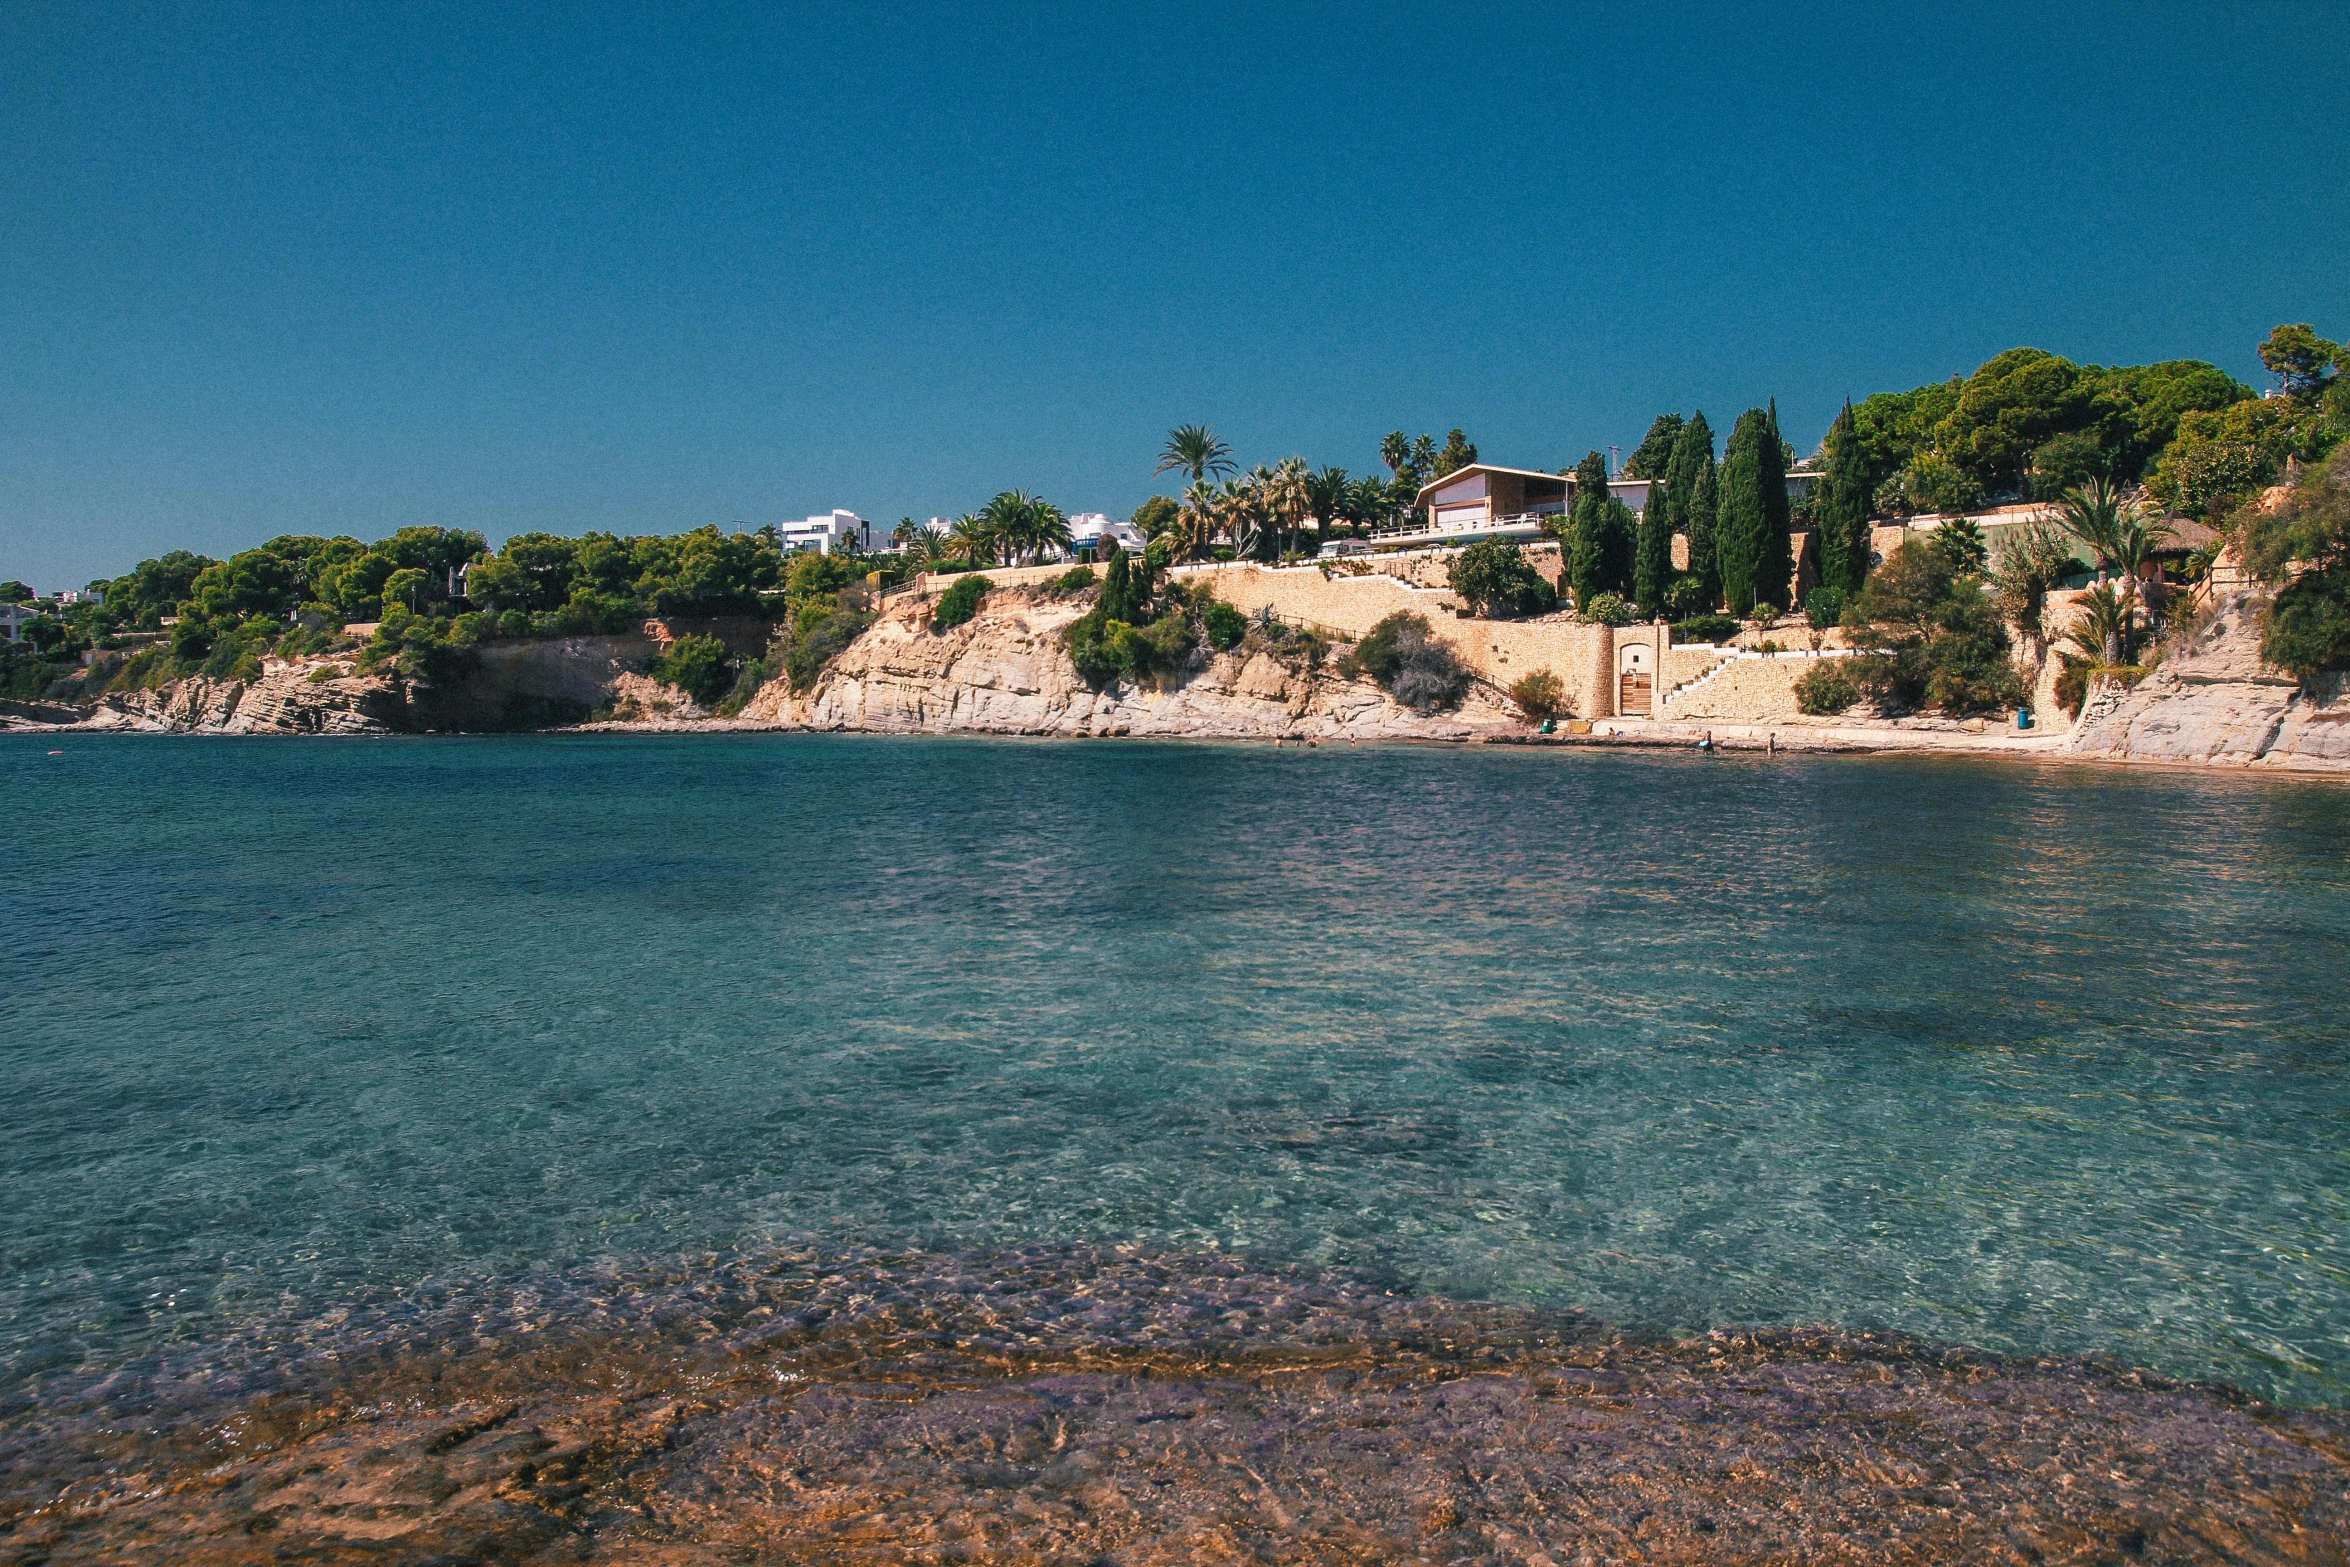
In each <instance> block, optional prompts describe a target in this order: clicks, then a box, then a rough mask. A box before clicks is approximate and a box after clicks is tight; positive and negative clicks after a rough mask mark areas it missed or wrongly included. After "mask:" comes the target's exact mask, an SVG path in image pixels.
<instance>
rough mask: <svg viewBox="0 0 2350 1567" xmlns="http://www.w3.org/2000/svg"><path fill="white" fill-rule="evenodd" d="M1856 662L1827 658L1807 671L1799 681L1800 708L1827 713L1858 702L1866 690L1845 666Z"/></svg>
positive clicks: (1841, 710) (1796, 696) (1813, 712)
mask: <svg viewBox="0 0 2350 1567" xmlns="http://www.w3.org/2000/svg"><path fill="white" fill-rule="evenodd" d="M1850 662H1852V661H1851V660H1850V659H1845V658H1823V659H1821V660H1820V661H1819V662H1818V663H1816V664H1814V665H1813V666H1812V667H1811V668H1810V669H1807V670H1805V671H1804V673H1803V678H1802V679H1800V680H1798V681H1796V682H1795V706H1796V710H1797V711H1798V712H1804V713H1810V714H1812V715H1813V716H1815V717H1825V716H1826V715H1828V714H1830V713H1841V712H1843V711H1844V710H1845V709H1847V708H1850V707H1855V706H1858V705H1859V703H1860V699H1861V698H1862V696H1864V695H1865V694H1866V693H1865V692H1863V691H1862V690H1861V688H1860V684H1859V682H1857V681H1855V680H1854V679H1853V678H1852V672H1851V671H1850V670H1848V669H1845V668H1844V667H1843V666H1844V665H1846V664H1848V663H1850Z"/></svg>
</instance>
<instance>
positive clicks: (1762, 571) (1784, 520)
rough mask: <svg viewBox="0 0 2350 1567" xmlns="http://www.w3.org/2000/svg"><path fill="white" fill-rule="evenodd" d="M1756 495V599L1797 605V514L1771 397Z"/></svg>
mask: <svg viewBox="0 0 2350 1567" xmlns="http://www.w3.org/2000/svg"><path fill="white" fill-rule="evenodd" d="M1754 455H1755V490H1756V497H1755V498H1756V499H1757V500H1758V501H1760V502H1761V505H1762V531H1761V534H1760V536H1759V537H1758V539H1757V540H1756V549H1755V556H1754V600H1755V602H1756V603H1758V604H1771V605H1775V606H1777V607H1778V608H1780V609H1792V608H1794V606H1795V517H1794V508H1793V507H1791V506H1790V505H1789V504H1788V501H1787V451H1786V446H1785V443H1784V442H1783V441H1781V439H1780V437H1779V400H1778V399H1777V398H1776V397H1774V398H1772V399H1771V406H1770V411H1769V412H1768V413H1766V414H1765V415H1764V416H1763V430H1762V439H1761V440H1760V441H1759V442H1757V443H1756V446H1755V454H1754Z"/></svg>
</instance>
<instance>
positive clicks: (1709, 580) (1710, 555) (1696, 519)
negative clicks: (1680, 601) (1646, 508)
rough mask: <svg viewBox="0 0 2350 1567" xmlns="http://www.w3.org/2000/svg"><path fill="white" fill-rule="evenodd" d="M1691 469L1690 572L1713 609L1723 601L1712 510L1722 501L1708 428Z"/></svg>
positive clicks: (1687, 509)
mask: <svg viewBox="0 0 2350 1567" xmlns="http://www.w3.org/2000/svg"><path fill="white" fill-rule="evenodd" d="M1691 472H1692V473H1693V475H1694V477H1693V478H1691V479H1690V481H1689V485H1688V490H1689V500H1688V504H1687V508H1686V511H1685V515H1686V516H1687V517H1688V519H1689V524H1688V533H1689V574H1690V575H1691V576H1693V577H1695V578H1696V579H1697V581H1698V585H1699V586H1700V587H1702V588H1703V589H1704V590H1705V594H1704V598H1705V606H1706V608H1708V609H1712V608H1713V607H1714V606H1715V605H1717V604H1719V603H1721V602H1722V563H1721V558H1720V552H1719V551H1718V550H1717V549H1715V547H1714V544H1715V540H1714V514H1715V512H1717V511H1718V510H1719V509H1720V505H1721V470H1720V469H1719V468H1717V467H1715V466H1714V452H1713V437H1712V435H1711V433H1710V432H1709V433H1708V434H1707V437H1706V443H1705V450H1704V451H1703V452H1702V453H1700V454H1699V458H1698V461H1697V463H1696V465H1695V466H1694V468H1692V470H1691Z"/></svg>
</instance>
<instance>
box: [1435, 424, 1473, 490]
mask: <svg viewBox="0 0 2350 1567" xmlns="http://www.w3.org/2000/svg"><path fill="white" fill-rule="evenodd" d="M1476 460H1477V443H1476V442H1475V441H1472V440H1470V439H1469V438H1468V437H1467V436H1465V435H1463V434H1461V432H1460V431H1458V430H1455V431H1453V432H1452V434H1450V435H1448V436H1446V437H1445V438H1444V450H1443V451H1441V452H1439V453H1437V455H1436V472H1435V473H1434V474H1433V475H1431V477H1433V478H1438V479H1441V478H1443V477H1444V476H1445V475H1446V474H1448V473H1458V472H1459V471H1460V470H1461V469H1463V468H1466V467H1468V466H1469V465H1470V464H1471V463H1473V462H1475V461H1476Z"/></svg>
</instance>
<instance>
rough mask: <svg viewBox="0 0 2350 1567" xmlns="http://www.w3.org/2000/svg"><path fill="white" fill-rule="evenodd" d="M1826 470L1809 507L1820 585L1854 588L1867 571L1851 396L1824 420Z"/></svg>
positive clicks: (1864, 507) (1865, 496)
mask: <svg viewBox="0 0 2350 1567" xmlns="http://www.w3.org/2000/svg"><path fill="white" fill-rule="evenodd" d="M1825 455H1826V458H1827V473H1826V474H1825V475H1824V476H1823V477H1822V478H1821V480H1820V488H1819V499H1818V501H1817V502H1816V503H1815V504H1814V506H1813V508H1812V516H1813V518H1814V519H1815V522H1814V526H1815V527H1817V528H1818V529H1819V534H1820V586H1821V587H1824V588H1835V589H1837V590H1838V591H1840V592H1843V593H1858V592H1859V591H1860V587H1861V584H1862V582H1864V581H1865V580H1867V578H1868V574H1869V474H1868V464H1867V462H1866V460H1865V459H1864V458H1863V457H1862V455H1861V450H1860V429H1859V426H1858V425H1857V424H1855V423H1854V421H1853V417H1852V401H1851V399H1850V398H1847V399H1845V403H1844V411H1843V412H1842V413H1840V414H1838V415H1837V416H1836V422H1835V423H1834V424H1832V425H1830V426H1828V439H1827V443H1826V453H1825Z"/></svg>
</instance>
